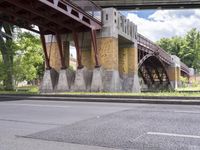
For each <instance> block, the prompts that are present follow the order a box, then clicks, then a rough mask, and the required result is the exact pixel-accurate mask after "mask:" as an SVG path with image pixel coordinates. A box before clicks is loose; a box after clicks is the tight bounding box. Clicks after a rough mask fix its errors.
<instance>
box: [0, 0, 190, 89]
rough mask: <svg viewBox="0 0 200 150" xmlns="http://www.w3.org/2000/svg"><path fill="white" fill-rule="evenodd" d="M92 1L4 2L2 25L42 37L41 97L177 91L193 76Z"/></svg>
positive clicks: (121, 18)
mask: <svg viewBox="0 0 200 150" xmlns="http://www.w3.org/2000/svg"><path fill="white" fill-rule="evenodd" d="M94 2H95V1H94ZM94 2H92V1H89V0H81V1H80V0H73V1H68V0H32V1H29V0H23V1H22V0H2V1H0V12H1V13H0V20H1V21H2V22H7V23H10V24H15V25H17V26H19V27H22V28H26V29H28V30H31V31H33V32H36V33H38V34H40V36H41V42H42V46H43V50H44V55H45V62H46V70H45V73H44V77H43V82H42V84H41V92H63V91H111V92H118V91H119V92H123V91H124V92H140V91H141V89H142V90H157V89H169V88H172V89H175V88H177V87H178V86H179V84H180V76H181V75H182V76H186V77H189V76H190V74H191V69H190V68H188V67H187V66H186V65H185V64H184V63H183V62H181V61H180V59H179V58H178V57H177V56H173V55H170V54H168V53H167V52H166V51H165V50H163V49H162V48H160V47H159V46H157V45H156V44H155V43H153V42H152V41H150V40H149V39H147V38H146V37H144V36H142V35H141V34H139V33H138V32H137V26H136V25H135V24H134V23H133V22H131V21H130V20H128V19H127V18H126V17H125V16H123V15H122V14H120V12H118V11H117V10H116V9H115V8H105V9H101V8H100V7H98V6H97V5H95V3H94ZM127 2H128V1H127ZM70 45H74V46H75V48H76V52H77V70H76V72H73V71H71V70H70V69H69V65H70V64H69V57H70V52H69V51H70ZM141 86H142V87H141Z"/></svg>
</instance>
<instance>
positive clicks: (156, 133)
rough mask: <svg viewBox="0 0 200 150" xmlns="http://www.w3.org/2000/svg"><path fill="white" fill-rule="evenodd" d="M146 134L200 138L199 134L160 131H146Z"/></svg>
mask: <svg viewBox="0 0 200 150" xmlns="http://www.w3.org/2000/svg"><path fill="white" fill-rule="evenodd" d="M147 134H148V135H162V136H173V137H183V138H195V139H200V136H198V135H186V134H174V133H162V132H147Z"/></svg>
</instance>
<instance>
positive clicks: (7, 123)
mask: <svg viewBox="0 0 200 150" xmlns="http://www.w3.org/2000/svg"><path fill="white" fill-rule="evenodd" d="M94 149H95V150H114V149H115V150H117V149H123V150H129V149H131V150H136V149H137V150H179V149H180V150H199V149H200V106H192V105H190V106H187V105H158V104H157V105H153V104H123V103H92V102H64V101H38V100H37V101H31V100H20V101H2V102H0V150H94Z"/></svg>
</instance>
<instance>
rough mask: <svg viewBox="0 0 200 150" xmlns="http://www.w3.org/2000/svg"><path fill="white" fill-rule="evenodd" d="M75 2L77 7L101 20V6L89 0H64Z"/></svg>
mask: <svg viewBox="0 0 200 150" xmlns="http://www.w3.org/2000/svg"><path fill="white" fill-rule="evenodd" d="M65 1H69V2H71V3H73V4H75V5H76V6H77V7H79V8H81V9H82V10H83V11H85V12H86V13H87V14H88V15H90V16H91V17H93V18H95V19H96V20H98V21H100V22H101V20H102V8H101V7H99V6H97V5H96V4H95V3H94V2H92V1H91V0H65Z"/></svg>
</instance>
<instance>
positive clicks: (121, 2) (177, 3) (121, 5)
mask: <svg viewBox="0 0 200 150" xmlns="http://www.w3.org/2000/svg"><path fill="white" fill-rule="evenodd" d="M93 2H95V3H96V4H97V5H99V6H101V7H104V8H108V7H115V8H117V9H122V10H126V9H173V8H181V9H183V8H199V6H200V1H199V0H190V1H187V0H142V1H141V0H93Z"/></svg>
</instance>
